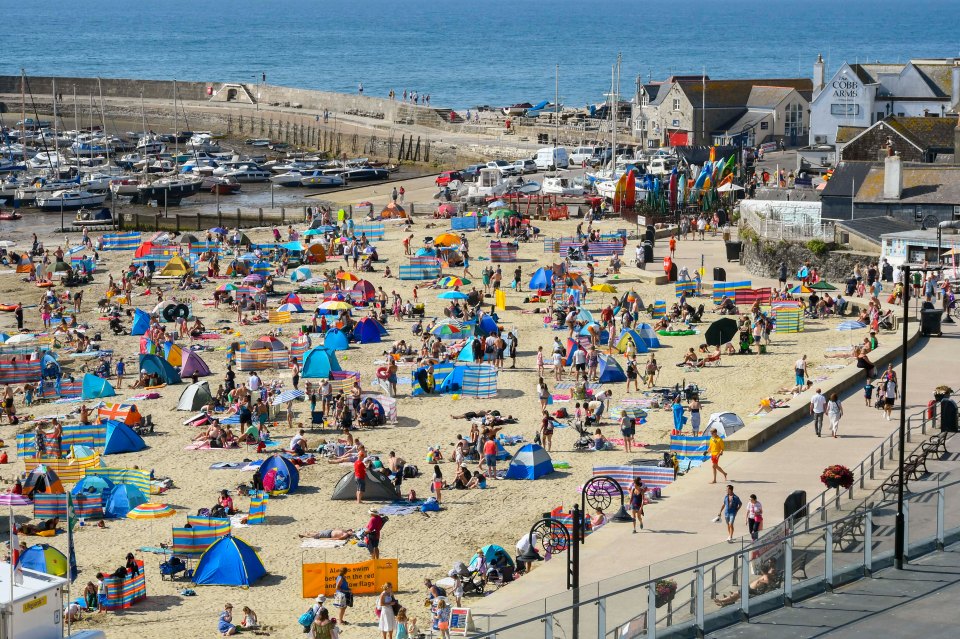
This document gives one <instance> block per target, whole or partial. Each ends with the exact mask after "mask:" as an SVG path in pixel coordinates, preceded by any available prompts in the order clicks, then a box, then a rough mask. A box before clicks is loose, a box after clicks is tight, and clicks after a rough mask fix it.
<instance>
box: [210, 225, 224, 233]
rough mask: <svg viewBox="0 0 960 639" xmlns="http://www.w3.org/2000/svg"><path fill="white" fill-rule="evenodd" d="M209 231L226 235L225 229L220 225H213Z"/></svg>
mask: <svg viewBox="0 0 960 639" xmlns="http://www.w3.org/2000/svg"><path fill="white" fill-rule="evenodd" d="M210 232H211V233H215V234H217V235H226V234H227V229H225V228H223V227H222V226H215V227H213V228H212V229H210Z"/></svg>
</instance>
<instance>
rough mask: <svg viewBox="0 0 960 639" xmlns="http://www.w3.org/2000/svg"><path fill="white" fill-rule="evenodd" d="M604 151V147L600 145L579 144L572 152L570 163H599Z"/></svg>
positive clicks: (575, 164)
mask: <svg viewBox="0 0 960 639" xmlns="http://www.w3.org/2000/svg"><path fill="white" fill-rule="evenodd" d="M602 152H603V148H602V147H599V146H578V147H577V148H575V149H574V150H573V153H571V154H570V164H572V165H573V166H580V165H582V164H583V163H584V162H586V163H587V164H593V163H595V162H596V163H599V161H600V154H601V153H602Z"/></svg>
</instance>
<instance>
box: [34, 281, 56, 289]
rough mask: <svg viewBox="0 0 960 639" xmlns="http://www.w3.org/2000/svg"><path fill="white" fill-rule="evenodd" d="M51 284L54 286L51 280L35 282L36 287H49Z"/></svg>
mask: <svg viewBox="0 0 960 639" xmlns="http://www.w3.org/2000/svg"><path fill="white" fill-rule="evenodd" d="M51 286H56V284H54V283H53V282H37V287H38V288H50V287H51Z"/></svg>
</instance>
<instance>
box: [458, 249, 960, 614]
mask: <svg viewBox="0 0 960 639" xmlns="http://www.w3.org/2000/svg"><path fill="white" fill-rule="evenodd" d="M722 250H723V244H722V243H721V242H717V241H713V242H710V241H707V242H696V241H688V242H680V243H679V246H678V250H677V255H678V257H677V259H676V261H677V262H678V264H679V266H681V267H683V266H686V267H688V268H689V269H690V271H691V272H693V270H694V269H695V268H698V267H699V266H700V262H701V257H700V255H701V252H702V254H703V256H704V257H703V259H704V262H705V264H706V266H707V271H708V273H709V272H710V270H711V267H712V266H715V265H722V266H724V267H725V268H726V269H727V278H728V280H733V279H740V278H743V279H751V280H752V281H753V282H754V285H755V286H757V285H774V286H775V285H776V283H775V282H769V281H765V280H763V279H762V278H758V277H755V276H751V275H750V274H748V273H746V272H745V271H743V270H742V269H741V268H740V266H739V265H738V264H733V263H726V262H725V259H724V258H723V256H722V255H721V252H722ZM711 319H712V318H711ZM915 326H916V324H914V323H911V324H910V330H914V329H915ZM841 335H843V334H842V333H838V336H841ZM900 339H901V335H900V333H896V334H894V333H884V334H882V335H881V336H880V340H881V347H896V345H898V344H899V343H900ZM958 340H960V331H958V330H957V328H956V326H955V325H945V327H944V336H943V337H942V338H929V339H928V338H919V339H918V341H917V342H916V344H915V345H914V347H913V348H912V349H911V351H910V366H909V371H908V373H909V378H908V391H907V397H906V401H907V413H908V414H911V413H915V412H917V411H918V410H920V409H921V407H925V406H926V404H927V401H928V400H929V399H930V398H931V397H932V390H933V388H934V387H935V386H937V385H939V384H943V383H946V384H949V385H951V386H953V387H955V388H956V386H957V382H958V380H957V379H956V375H955V373H954V372H953V371H954V366H953V363H954V361H955V353H956V352H957V349H958V348H960V341H958ZM839 341H842V338H839V337H838V342H839ZM772 348H773V349H777V348H782V347H778V345H777V342H776V339H775V340H774V343H773V346H772ZM800 355H802V353H800V352H798V353H797V357H799V356H800ZM810 355H811V357H812V356H814V355H817V356H818V357H819V356H820V355H821V354H810ZM736 362H737V358H736V357H733V358H728V362H727V363H729V364H730V365H731V366H730V369H729V370H730V374H732V375H735V374H736ZM851 368H852V367H851ZM895 370H896V371H897V373H898V376H899V379H902V374H901V367H900V365H899V361H898V363H897V365H896V366H895ZM770 375H771V376H775V377H781V378H783V380H784V385H790V384H791V383H792V378H793V371H792V370H789V371H782V370H771V371H770ZM832 383H835V380H833V379H831V380H829V381H827V382H824V392H828V388H829V386H828V385H829V384H832ZM861 388H862V384H856V385H855V386H854V387H853V388H851V389H850V390H848V391H846V392H844V393H843V394H842V395H841V401H842V402H843V406H844V417H843V420H842V422H841V425H840V435H841V437H840V438H839V439H833V438H830V437H822V438H817V437H816V436H815V435H814V432H813V427H812V423H811V421H810V420H809V419H801V420H799V421H796V422H795V423H793V424H792V425H790V426H789V427H788V428H787V429H786V430H785V431H784V432H782V433H781V434H780V435H778V436H776V437H774V438H773V439H772V440H770V441H767V442H765V443H764V444H763V445H762V446H761V447H760V448H759V450H757V451H756V452H749V453H739V452H728V453H726V454H724V456H723V458H722V462H721V464H722V466H723V468H724V469H725V470H726V471H727V473H728V474H729V483H732V484H733V485H734V487H735V490H736V493H737V494H738V495H739V496H740V497H741V499H743V501H744V502H746V501H747V497H748V496H749V495H750V494H751V493H754V494H756V495H757V496H758V498H759V500H760V501H761V502H762V503H763V505H764V525H765V527H767V528H770V527H771V526H773V525H775V524H777V523H779V522H781V521H782V519H783V502H784V499H785V498H786V497H787V496H788V495H789V494H790V493H792V492H793V491H795V490H804V491H806V493H807V496H808V498H812V497H814V496H815V495H817V494H819V493H820V492H821V491H822V490H823V488H824V487H823V485H822V484H821V483H820V480H819V477H820V473H821V472H822V470H823V468H824V467H825V466H828V465H830V464H844V465H847V466H849V467H855V466H856V465H857V464H859V463H860V461H861V460H862V459H863V458H864V457H865V456H867V455H869V454H870V452H871V451H872V450H874V449H875V448H876V447H877V446H879V445H880V443H881V441H882V440H883V439H884V438H886V437H888V436H889V435H890V433H891V432H893V431H894V430H895V429H896V428H897V425H898V422H897V421H896V420H894V421H887V420H885V419H884V418H883V413H882V412H881V411H878V410H876V409H874V408H873V407H867V406H865V405H864V400H863V398H862V390H861ZM710 400H711V402H712V403H711V404H710V405H709V406H707V407H706V412H708V413H709V412H714V411H717V410H722V409H723V398H722V397H711V398H710ZM806 401H808V400H807V399H806V395H802V396H800V397H799V398H797V399H795V400H793V402H791V406H794V405H796V403H798V402H806ZM898 409H899V403H898V405H897V410H898ZM897 414H898V413H897V411H896V410H895V412H894V416H895V418H896V416H897ZM745 421H746V422H747V427H746V428H745V429H744V431H747V430H748V429H750V428H751V427H752V425H753V423H754V422H752V421H750V420H745ZM827 430H828V429H826V428H825V432H826V431H827ZM641 433H642V429H641ZM638 438H639V434H638ZM887 468H888V470H887V471H886V472H892V468H893V466H892V465H891V466H888V467H887ZM710 479H711V477H710V468H709V465H705V466H702V467H701V468H699V469H696V470H694V471H692V472H690V473H688V474H687V475H686V476H683V477H681V478H679V479H678V481H676V482H674V483H673V484H671V485H670V486H669V487H667V488H665V489H664V491H663V499H661V500H659V501H657V502H654V503H652V504H650V505H649V506H647V507H646V509H645V510H646V517H645V529H644V530H643V531H642V532H641V533H639V534H632V532H631V528H632V527H631V526H630V525H629V524H618V523H610V524H608V525H607V526H605V527H604V528H603V529H601V530H600V531H598V532H597V533H595V534H593V535H591V536H590V537H588V538H587V541H586V544H584V545H583V546H581V556H580V565H581V573H580V583H581V587H582V590H584V591H585V592H586V593H597V592H599V594H603V593H607V592H611V591H615V590H618V589H621V588H625V587H627V586H629V585H631V584H635V583H638V582H641V581H645V580H646V579H649V578H650V577H653V576H656V575H659V574H664V573H667V572H670V571H672V570H680V569H683V568H684V567H687V566H692V565H694V564H696V563H699V562H702V561H704V560H707V559H710V558H713V557H719V556H722V555H725V554H729V553H732V552H735V551H736V550H737V549H738V548H739V547H741V544H743V541H742V540H741V541H738V542H737V543H735V544H730V543H725V539H726V530H725V527H724V526H723V525H722V524H719V523H713V518H714V517H715V516H716V515H717V513H718V511H719V510H720V508H721V501H722V498H723V494H724V489H725V483H726V482H723V480H722V477H721V478H720V481H719V483H717V484H711V483H710ZM567 497H568V498H569V497H570V496H567ZM571 505H572V504H570V503H567V504H566V506H567V507H570V506H571ZM736 525H737V529H736V534H737V535H745V534H746V532H747V531H746V523H745V517H744V516H743V515H741V516H740V517H738V520H737V524H736ZM558 559H559V558H558ZM667 560H669V562H668V563H663V564H661V565H660V566H657V567H656V568H655V569H654V571H653V573H654V574H652V575H651V574H649V572H650V566H651V565H653V564H657V563H658V562H667ZM564 569H565V565H564V562H563V561H556V560H555V561H553V562H548V563H545V564H541V565H538V566H537V567H536V568H535V569H534V570H533V571H532V573H531V574H529V575H526V576H524V577H522V578H521V579H520V580H519V581H518V582H517V583H514V584H511V585H509V586H507V587H505V588H503V589H501V590H499V591H497V592H495V593H493V594H492V595H490V596H487V597H485V598H483V599H481V600H479V601H477V602H476V603H474V604H473V614H474V623H475V625H476V627H477V629H478V630H482V629H484V628H486V627H488V625H487V623H488V621H489V622H490V625H489V627H500V626H502V625H504V624H505V623H510V622H513V621H519V620H520V619H523V618H527V617H529V616H531V615H533V614H536V613H537V611H540V612H542V611H543V610H544V602H543V599H544V597H551V602H550V606H549V607H553V606H554V605H556V604H557V603H558V602H562V601H569V596H568V595H567V594H566V593H565V589H564V585H565V579H564ZM601 580H602V584H601V585H600V586H599V589H598V587H597V586H595V585H589V586H588V584H593V582H597V581H601ZM583 586H587V587H586V588H585V589H584V588H583ZM582 596H590V594H583V595H582ZM641 596H642V592H638V593H635V594H634V595H633V596H632V597H631V598H630V599H631V600H632V601H631V603H630V605H629V609H627V610H611V609H610V607H608V609H607V619H608V623H607V627H608V628H610V627H613V626H614V625H615V624H616V623H622V622H625V621H627V620H629V619H630V618H632V617H633V616H635V615H636V614H638V612H639V611H641V610H643V609H644V608H643V604H642V602H641V601H640V600H639V599H638V598H639V597H641ZM611 607H613V605H612V604H611ZM486 615H493V617H492V618H491V619H489V620H488V619H486V618H485V616H486ZM528 629H529V627H528Z"/></svg>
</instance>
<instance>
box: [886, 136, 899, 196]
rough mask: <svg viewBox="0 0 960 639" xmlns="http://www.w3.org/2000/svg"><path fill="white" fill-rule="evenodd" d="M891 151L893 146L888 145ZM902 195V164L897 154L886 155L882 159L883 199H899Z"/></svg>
mask: <svg viewBox="0 0 960 639" xmlns="http://www.w3.org/2000/svg"><path fill="white" fill-rule="evenodd" d="M888 148H889V149H890V152H891V153H892V152H893V147H888ZM901 195H903V166H902V164H901V163H900V156H899V155H888V156H887V157H886V159H884V161H883V199H885V200H899V199H900V196H901Z"/></svg>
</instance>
